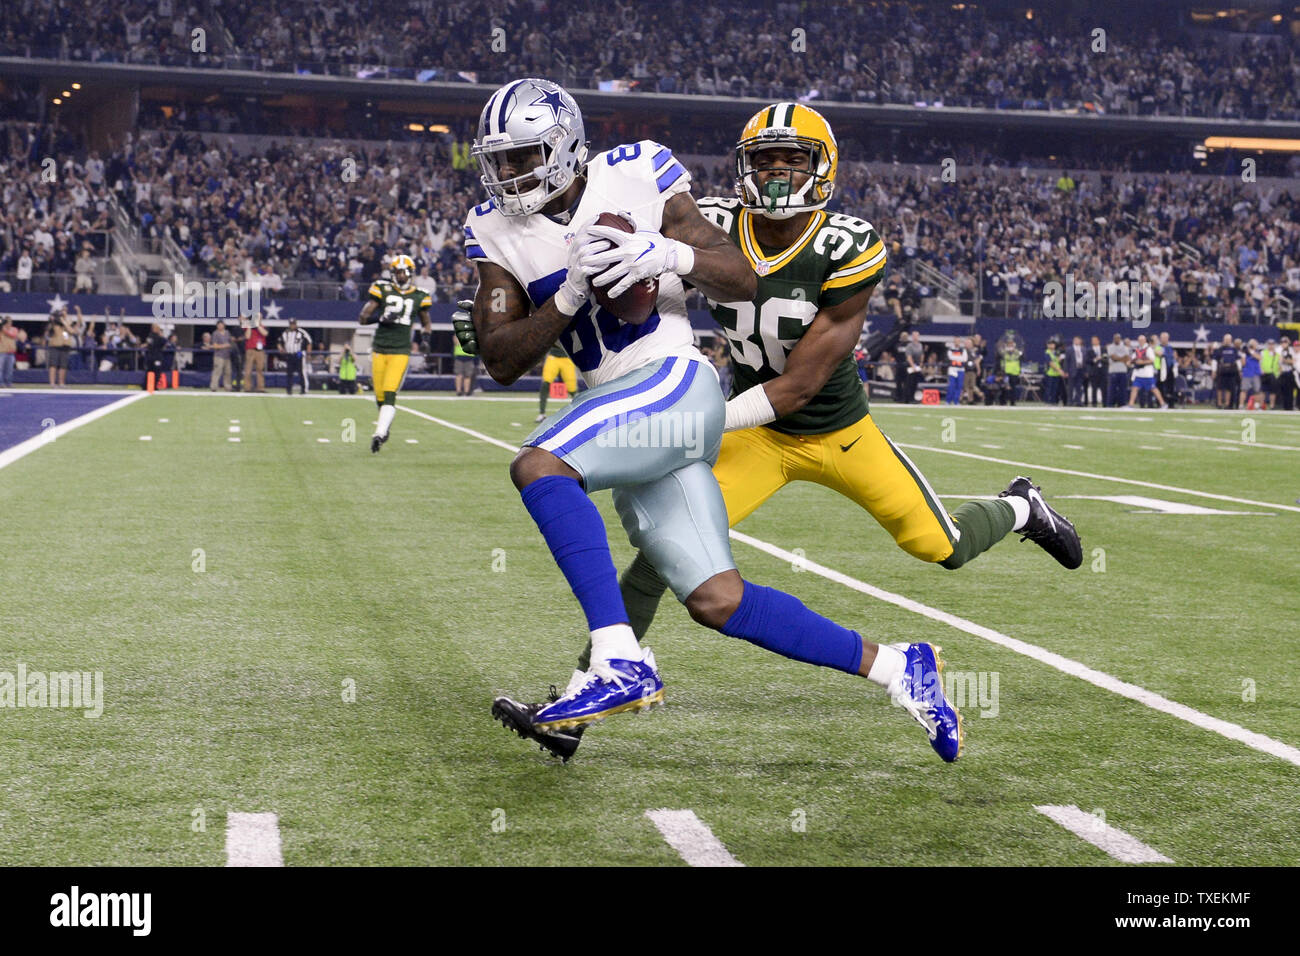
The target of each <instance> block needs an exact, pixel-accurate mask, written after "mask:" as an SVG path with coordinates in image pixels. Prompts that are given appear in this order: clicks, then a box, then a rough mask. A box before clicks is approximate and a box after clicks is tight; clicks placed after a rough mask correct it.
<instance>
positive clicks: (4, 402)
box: [0, 392, 126, 451]
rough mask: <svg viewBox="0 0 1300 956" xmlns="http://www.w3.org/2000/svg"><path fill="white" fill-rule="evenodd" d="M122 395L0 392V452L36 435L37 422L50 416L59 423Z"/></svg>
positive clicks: (108, 402)
mask: <svg viewBox="0 0 1300 956" xmlns="http://www.w3.org/2000/svg"><path fill="white" fill-rule="evenodd" d="M124 398H126V395H125V394H123V395H78V394H77V393H75V392H68V393H67V394H64V395H45V394H28V393H24V392H0V451H4V450H5V449H6V448H12V447H13V446H14V445H17V444H18V443H19V442H23V441H26V440H27V439H28V438H31V437H33V436H35V435H39V434H40V433H41V432H42V431H43V430H44V429H45V428H47V427H51V428H52V427H53V426H52V425H42V424H41V422H44V421H46V420H47V419H53V420H54V424H55V425H62V424H64V423H65V422H70V421H72V419H74V418H79V417H80V416H82V415H84V414H86V412H93V411H94V410H95V409H97V408H102V407H103V406H105V405H111V404H112V403H113V402H120V401H121V400H122V399H124Z"/></svg>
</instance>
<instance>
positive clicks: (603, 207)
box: [465, 139, 704, 387]
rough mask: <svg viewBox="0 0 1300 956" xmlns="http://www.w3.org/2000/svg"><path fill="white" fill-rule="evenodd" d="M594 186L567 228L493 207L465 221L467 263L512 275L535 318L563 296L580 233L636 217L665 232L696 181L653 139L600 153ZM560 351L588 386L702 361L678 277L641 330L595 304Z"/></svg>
mask: <svg viewBox="0 0 1300 956" xmlns="http://www.w3.org/2000/svg"><path fill="white" fill-rule="evenodd" d="M586 175H587V184H586V186H585V188H584V189H583V192H582V197H581V198H580V199H579V200H578V206H577V208H576V209H575V210H574V211H573V215H572V217H571V218H570V219H569V221H568V223H561V222H559V221H557V220H556V219H554V218H552V217H550V216H546V215H543V214H542V213H540V212H537V213H533V214H532V215H529V216H504V215H502V214H501V211H500V210H499V209H497V208H496V204H495V203H494V202H491V201H489V202H486V203H483V204H482V205H480V206H475V207H474V209H473V210H472V211H471V212H470V214H469V216H468V217H466V219H465V255H466V257H467V258H469V259H470V260H472V261H475V262H493V263H495V264H497V265H499V266H501V267H502V268H503V269H505V270H506V271H508V272H509V273H510V274H511V275H512V276H514V277H515V279H516V280H517V281H518V282H519V284H520V285H521V286H523V287H524V289H525V290H526V291H527V293H528V298H529V299H530V300H531V302H532V307H533V309H534V310H536V309H538V308H540V307H541V306H543V305H544V304H545V303H546V302H547V301H548V300H549V299H550V298H551V297H552V296H553V295H555V291H556V290H557V289H559V287H560V285H561V283H563V282H564V278H565V274H566V273H565V265H566V263H567V262H568V259H569V240H570V239H572V238H573V232H574V229H575V228H577V226H578V225H580V224H582V223H584V222H586V221H587V220H588V219H592V218H594V217H595V216H598V215H600V214H601V213H602V212H615V213H616V212H629V213H631V214H632V218H633V219H634V220H635V221H636V226H637V228H638V229H653V230H655V231H658V230H659V228H660V226H661V225H662V223H663V215H664V204H665V203H667V202H668V200H669V199H671V198H672V197H673V196H676V195H677V194H678V193H689V192H690V189H691V176H690V173H688V172H687V171H686V168H685V167H684V166H682V164H681V163H680V162H678V161H677V160H676V159H674V158H673V154H672V153H671V152H670V151H669V149H668V147H666V146H661V145H660V144H658V143H656V142H653V141H651V140H648V139H644V140H641V141H640V142H639V143H629V144H627V145H624V146H618V147H616V148H614V149H611V150H607V151H606V152H603V153H597V154H596V155H595V156H593V157H592V158H591V160H590V161H589V162H588V163H587V167H586ZM559 343H560V345H561V346H563V348H564V350H565V351H566V352H568V353H569V356H570V357H571V358H572V359H573V361H574V364H575V365H577V366H578V369H579V370H580V371H581V372H582V378H583V380H584V381H585V382H586V383H587V385H588V386H590V387H594V386H597V385H603V384H604V383H605V382H609V381H612V380H613V379H616V378H619V377H620V376H623V375H626V374H627V373H629V372H634V371H636V370H637V369H639V368H642V367H644V366H646V365H648V364H650V363H651V362H655V361H658V360H659V359H662V358H667V357H669V356H674V355H676V356H681V357H683V358H690V359H698V360H699V361H704V356H703V355H702V354H700V351H699V350H698V349H697V348H696V347H695V335H694V333H693V332H692V331H691V323H690V319H689V318H688V317H687V315H686V290H685V288H684V287H683V286H682V280H681V278H680V277H679V276H677V275H675V274H673V273H671V272H665V273H664V274H663V275H661V276H660V277H659V300H658V302H657V303H656V305H655V311H654V312H652V313H651V314H650V318H649V319H647V320H646V322H645V323H644V324H642V325H628V324H626V323H624V322H620V321H619V320H618V319H617V318H615V317H614V316H613V315H611V314H610V313H608V312H606V311H605V310H604V309H602V308H600V307H599V306H597V305H596V303H595V300H594V299H591V298H589V299H588V300H587V302H586V304H584V305H583V306H582V308H580V309H579V310H578V311H577V313H576V314H575V315H574V316H573V321H572V322H570V323H569V326H568V328H566V329H565V330H564V331H563V332H562V333H561V334H560V339H559Z"/></svg>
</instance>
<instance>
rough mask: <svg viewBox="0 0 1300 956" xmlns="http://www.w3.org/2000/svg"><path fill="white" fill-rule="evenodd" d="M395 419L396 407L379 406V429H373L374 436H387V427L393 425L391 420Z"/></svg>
mask: <svg viewBox="0 0 1300 956" xmlns="http://www.w3.org/2000/svg"><path fill="white" fill-rule="evenodd" d="M396 417H397V406H396V405H381V406H379V427H378V428H376V429H375V434H376V435H387V434H388V427H389V426H390V425H392V424H393V419H394V418H396Z"/></svg>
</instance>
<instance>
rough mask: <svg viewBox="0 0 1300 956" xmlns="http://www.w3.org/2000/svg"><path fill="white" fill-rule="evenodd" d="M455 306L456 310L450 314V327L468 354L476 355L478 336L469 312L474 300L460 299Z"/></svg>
mask: <svg viewBox="0 0 1300 956" xmlns="http://www.w3.org/2000/svg"><path fill="white" fill-rule="evenodd" d="M456 306H457V308H456V311H455V312H453V313H452V314H451V327H452V328H453V329H454V330H455V332H456V339H457V340H458V341H459V342H460V347H461V348H462V349H464V350H465V351H466V352H467V353H468V354H470V355H478V336H477V335H476V334H475V332H474V320H473V319H472V318H470V314H469V313H470V310H471V309H472V308H474V300H473V299H461V300H460V301H458V302H457V303H456Z"/></svg>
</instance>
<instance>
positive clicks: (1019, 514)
mask: <svg viewBox="0 0 1300 956" xmlns="http://www.w3.org/2000/svg"><path fill="white" fill-rule="evenodd" d="M1002 500H1003V501H1005V502H1006V503H1007V504H1009V505H1010V506H1011V510H1012V511H1014V512H1015V513H1016V520H1015V521H1014V522H1013V523H1012V525H1011V530H1012V531H1019V530H1020V529H1021V528H1023V527H1024V526H1025V522H1026V521H1028V520H1029V502H1028V501H1026V500H1025V499H1024V498H1021V497H1020V496H1019V495H1007V496H1006V497H1005V498H1003V499H1002Z"/></svg>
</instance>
